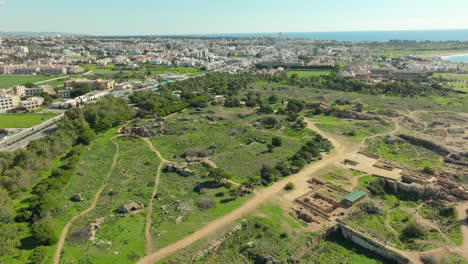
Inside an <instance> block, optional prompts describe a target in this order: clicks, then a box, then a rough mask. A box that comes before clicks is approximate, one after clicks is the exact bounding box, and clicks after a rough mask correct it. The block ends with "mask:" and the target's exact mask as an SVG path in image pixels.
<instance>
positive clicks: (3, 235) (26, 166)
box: [0, 96, 132, 258]
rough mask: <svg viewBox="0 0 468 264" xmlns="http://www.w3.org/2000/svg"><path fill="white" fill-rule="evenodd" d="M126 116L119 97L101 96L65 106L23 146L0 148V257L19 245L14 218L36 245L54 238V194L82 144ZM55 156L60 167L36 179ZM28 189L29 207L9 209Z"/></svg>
mask: <svg viewBox="0 0 468 264" xmlns="http://www.w3.org/2000/svg"><path fill="white" fill-rule="evenodd" d="M131 117H132V112H131V111H130V108H129V107H128V106H127V104H126V102H125V101H123V100H121V99H117V98H114V97H111V96H110V97H106V98H103V99H101V100H100V101H98V102H97V103H95V104H93V105H88V106H86V107H84V108H74V109H70V110H69V111H67V112H66V115H65V117H64V118H63V119H62V120H61V121H60V122H59V123H58V124H57V129H56V131H55V132H54V133H52V134H51V135H49V136H47V137H44V138H41V139H39V140H35V141H31V142H30V143H29V145H28V147H27V149H21V150H16V151H14V152H0V173H1V174H0V175H1V176H0V255H2V256H4V255H10V254H13V253H14V251H15V248H16V247H17V246H18V245H19V244H20V241H19V239H20V237H21V236H20V230H19V229H18V227H17V225H15V224H14V223H15V222H26V223H27V224H28V226H29V228H30V230H31V234H32V239H33V241H34V243H35V244H36V245H44V246H47V245H51V244H54V243H55V242H56V239H57V238H56V237H55V233H54V232H53V228H52V225H51V222H50V220H49V219H50V217H52V216H57V215H58V214H60V210H61V207H60V206H59V205H58V204H57V203H56V200H55V197H56V196H57V194H58V193H59V192H61V191H62V189H63V187H64V186H65V185H66V184H67V183H68V181H69V179H70V178H71V176H72V173H73V170H74V169H75V165H76V162H77V161H78V157H79V155H80V153H81V152H82V151H83V149H84V147H83V145H87V144H89V143H90V142H91V141H92V140H93V139H94V135H95V132H97V131H101V130H103V129H106V128H108V127H110V126H114V125H117V124H121V123H123V122H124V121H125V120H126V119H129V118H131ZM61 156H63V158H62V162H63V164H64V165H62V166H61V167H60V168H59V169H56V170H54V171H52V173H51V175H50V177H48V178H46V179H43V180H41V181H40V182H39V183H37V182H38V173H39V171H40V170H41V169H43V168H46V167H47V166H48V165H49V164H50V162H51V160H53V159H55V158H57V157H61ZM36 183H37V184H36ZM34 185H35V186H34ZM33 186H34V187H33ZM31 189H32V192H31V194H32V197H31V198H30V205H29V207H28V208H25V209H22V210H20V211H19V212H18V213H15V212H14V211H13V205H12V200H13V199H21V198H22V197H23V194H24V193H25V192H27V191H30V190H31ZM36 253H37V254H36V255H35V257H36V258H39V256H41V255H42V254H41V251H40V250H38V252H36Z"/></svg>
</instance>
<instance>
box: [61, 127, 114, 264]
mask: <svg viewBox="0 0 468 264" xmlns="http://www.w3.org/2000/svg"><path fill="white" fill-rule="evenodd" d="M116 137H118V136H115V137H113V138H111V139H110V140H111V141H112V143H114V144H115V147H116V149H115V154H114V158H113V160H112V165H111V167H110V169H109V171H108V172H107V174H106V178H105V181H104V183H103V184H102V185H101V187H100V188H99V190H98V191H97V193H96V194H95V195H94V199H93V202H92V203H91V205H90V206H89V207H88V208H86V209H85V210H84V211H82V212H81V213H79V214H77V215H75V216H74V217H73V218H71V219H70V220H68V222H67V224H66V225H65V227H64V228H63V229H62V232H61V234H60V238H59V241H58V243H57V248H56V249H55V254H54V260H53V263H54V264H59V263H60V257H61V252H62V249H63V246H64V244H65V239H66V237H67V233H68V231H69V230H70V227H71V225H72V224H73V223H74V222H75V221H76V220H77V219H78V218H80V217H81V216H83V215H85V214H87V213H89V212H90V211H91V210H93V209H94V208H95V207H96V204H97V201H98V200H99V198H100V197H101V193H102V192H103V191H104V188H106V186H107V184H108V183H109V178H110V176H111V175H112V172H113V170H114V169H115V166H116V165H117V160H118V158H119V155H120V147H119V144H118V143H117V142H115V140H114V139H115V138H116Z"/></svg>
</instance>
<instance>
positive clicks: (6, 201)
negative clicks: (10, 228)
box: [0, 187, 13, 223]
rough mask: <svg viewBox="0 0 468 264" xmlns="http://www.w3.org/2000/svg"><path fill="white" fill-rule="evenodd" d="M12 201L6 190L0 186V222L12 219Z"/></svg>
mask: <svg viewBox="0 0 468 264" xmlns="http://www.w3.org/2000/svg"><path fill="white" fill-rule="evenodd" d="M12 216H13V203H12V201H11V199H10V196H9V195H8V192H7V191H6V190H5V189H3V188H1V187H0V222H3V223H8V222H10V221H11V220H12Z"/></svg>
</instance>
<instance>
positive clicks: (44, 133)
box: [0, 125, 57, 152]
mask: <svg viewBox="0 0 468 264" xmlns="http://www.w3.org/2000/svg"><path fill="white" fill-rule="evenodd" d="M55 129H57V125H52V126H50V127H48V128H46V129H43V130H40V131H39V132H37V133H35V134H32V135H30V136H28V137H26V138H24V139H21V140H20V141H18V142H16V143H14V144H12V145H10V146H7V147H3V148H1V149H0V150H1V151H10V152H12V151H15V150H17V149H20V148H26V147H27V146H28V144H29V142H31V141H34V140H37V139H40V138H43V137H45V136H48V135H50V134H52V133H53V132H54V131H55Z"/></svg>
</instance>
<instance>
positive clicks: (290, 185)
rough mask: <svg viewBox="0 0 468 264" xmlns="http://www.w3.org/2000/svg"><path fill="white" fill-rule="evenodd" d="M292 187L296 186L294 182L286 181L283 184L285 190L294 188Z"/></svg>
mask: <svg viewBox="0 0 468 264" xmlns="http://www.w3.org/2000/svg"><path fill="white" fill-rule="evenodd" d="M294 188H296V186H294V183H292V182H288V183H287V184H286V185H285V186H284V189H285V190H286V191H291V190H294Z"/></svg>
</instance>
